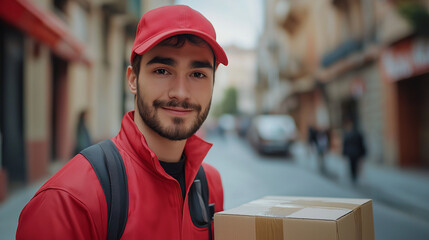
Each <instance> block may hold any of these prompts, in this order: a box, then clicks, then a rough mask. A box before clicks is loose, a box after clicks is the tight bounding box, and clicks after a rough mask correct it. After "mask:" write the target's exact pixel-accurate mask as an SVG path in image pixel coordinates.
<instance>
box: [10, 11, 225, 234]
mask: <svg viewBox="0 0 429 240" xmlns="http://www.w3.org/2000/svg"><path fill="white" fill-rule="evenodd" d="M219 63H222V64H224V65H227V64H228V60H227V57H226V55H225V53H224V51H223V49H222V48H221V47H220V46H219V45H218V43H217V42H216V34H215V31H214V28H213V26H212V25H211V24H210V22H209V21H208V20H207V19H206V18H205V17H203V16H202V15H201V14H200V13H199V12H197V11H195V10H193V9H191V8H189V7H187V6H182V5H173V6H165V7H161V8H158V9H154V10H152V11H149V12H147V13H146V14H145V15H144V16H143V17H142V19H141V20H140V23H139V25H138V27H137V35H136V38H135V42H134V45H133V49H132V54H131V66H129V67H128V69H127V74H126V75H127V80H128V86H129V89H130V91H131V92H132V93H133V94H135V96H136V97H135V102H134V108H135V111H131V112H128V113H127V114H125V116H124V118H123V120H122V126H121V130H120V132H119V134H118V135H117V136H116V137H114V138H112V141H113V143H114V144H115V145H116V147H117V148H118V150H119V152H120V155H121V157H122V159H123V162H124V165H125V170H126V175H127V179H128V192H129V210H128V219H127V223H126V227H125V230H124V232H123V235H122V239H151V240H152V239H186V240H188V239H208V238H209V232H208V231H209V230H208V227H205V228H204V227H202V226H199V225H198V223H196V222H194V220H193V218H192V216H191V214H190V206H189V204H190V203H189V201H188V194H189V189H190V187H191V185H192V183H193V181H194V178H195V176H196V174H197V171H198V169H199V168H200V165H201V164H202V161H203V159H204V157H205V156H206V154H207V152H208V150H209V149H210V147H211V144H209V143H206V142H205V141H203V140H202V139H200V138H199V137H197V136H195V135H194V133H195V132H196V131H197V130H198V129H199V127H200V126H201V124H202V123H203V122H204V120H205V119H206V117H207V114H208V112H209V109H210V103H211V97H212V90H213V84H214V72H215V69H216V67H217V66H218V64H219ZM203 167H204V171H205V175H206V177H207V182H208V187H209V203H214V204H215V211H216V212H217V211H222V210H223V189H222V183H221V179H220V175H219V173H218V172H217V170H216V169H214V168H213V167H212V166H210V165H208V164H205V163H204V164H203ZM107 219H108V216H107V205H106V199H105V196H104V194H103V190H102V188H101V186H100V184H99V181H98V179H97V176H96V174H95V173H94V170H93V169H92V167H91V165H90V163H89V162H88V161H87V159H85V157H84V156H83V155H81V154H78V155H77V156H75V157H74V158H73V159H72V160H71V161H70V162H69V163H67V165H66V166H65V167H64V168H62V169H61V170H60V171H59V172H58V173H57V174H56V175H55V176H53V177H52V178H51V179H50V180H49V181H48V182H47V183H46V184H45V185H44V186H43V187H42V188H41V189H40V190H39V191H38V192H37V193H36V195H35V196H34V197H33V199H32V200H31V201H30V202H29V203H28V204H27V206H26V207H25V208H24V209H23V211H22V213H21V216H20V219H19V226H18V231H17V239H106V232H107ZM212 226H213V225H212Z"/></svg>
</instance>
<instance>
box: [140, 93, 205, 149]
mask: <svg viewBox="0 0 429 240" xmlns="http://www.w3.org/2000/svg"><path fill="white" fill-rule="evenodd" d="M137 89H138V88H137ZM139 92H140V91H139V90H137V105H138V109H139V115H140V117H141V118H142V120H143V122H144V123H145V124H146V125H147V126H148V127H149V128H151V129H152V130H153V131H154V132H156V133H158V134H159V135H160V136H162V137H164V138H167V139H169V140H174V141H177V140H184V139H187V138H189V137H191V136H192V135H193V134H194V133H195V132H197V131H198V129H199V128H200V127H201V125H202V124H203V123H204V121H205V120H206V118H207V115H208V113H209V110H210V106H211V99H210V102H209V105H208V106H207V108H206V109H205V110H204V111H203V112H201V111H202V107H201V105H198V104H191V103H189V102H187V101H182V102H179V101H177V100H171V101H163V100H158V99H157V100H154V101H153V102H152V105H149V104H148V103H146V102H145V101H144V100H143V98H142V97H141V96H140V93H139ZM162 107H181V108H184V109H189V110H194V111H195V112H196V113H197V116H196V117H195V119H194V120H193V122H192V124H191V126H189V127H187V126H186V124H185V119H183V118H181V117H173V118H172V120H171V122H172V125H171V126H169V125H170V124H169V123H168V122H167V121H169V120H166V121H165V122H161V119H160V118H159V114H158V109H160V108H162Z"/></svg>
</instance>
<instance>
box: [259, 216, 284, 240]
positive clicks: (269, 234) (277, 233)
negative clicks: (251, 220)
mask: <svg viewBox="0 0 429 240" xmlns="http://www.w3.org/2000/svg"><path fill="white" fill-rule="evenodd" d="M255 231H256V240H274V239H283V219H281V218H263V217H256V218H255Z"/></svg>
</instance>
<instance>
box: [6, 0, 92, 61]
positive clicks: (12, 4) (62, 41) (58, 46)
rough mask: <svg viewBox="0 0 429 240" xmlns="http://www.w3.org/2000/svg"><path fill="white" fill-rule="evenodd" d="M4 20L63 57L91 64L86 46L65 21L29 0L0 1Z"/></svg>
mask: <svg viewBox="0 0 429 240" xmlns="http://www.w3.org/2000/svg"><path fill="white" fill-rule="evenodd" d="M0 19H2V20H4V21H6V22H8V23H9V24H11V25H12V26H15V27H16V28H18V29H21V30H22V31H23V32H25V33H27V34H28V35H30V36H32V37H34V38H35V39H37V40H39V41H41V42H43V43H45V44H46V45H47V46H49V48H51V50H52V51H53V52H54V53H55V54H57V55H58V56H60V57H63V58H65V59H67V60H70V61H82V62H84V63H85V64H90V61H89V59H88V58H87V57H86V55H85V53H84V49H85V45H84V44H83V43H82V42H81V41H79V40H78V39H77V38H76V37H74V36H73V35H72V34H71V33H70V31H69V30H68V28H67V26H66V25H65V23H64V22H62V20H61V19H59V18H58V17H57V16H55V15H54V14H53V13H51V12H48V11H44V10H42V9H40V8H39V7H38V6H36V5H35V4H34V3H32V2H30V1H28V0H0Z"/></svg>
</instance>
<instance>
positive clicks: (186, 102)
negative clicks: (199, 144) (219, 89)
mask: <svg viewBox="0 0 429 240" xmlns="http://www.w3.org/2000/svg"><path fill="white" fill-rule="evenodd" d="M213 65H214V62H213V53H212V51H211V49H210V47H209V46H208V45H207V44H200V45H194V44H191V43H189V42H186V43H185V45H183V47H180V48H176V47H171V46H162V45H157V46H155V47H154V48H152V49H151V50H149V51H148V52H147V53H145V54H144V55H143V57H142V60H141V63H140V73H139V76H138V81H137V105H138V111H139V114H140V117H141V118H142V120H143V122H144V123H145V124H146V125H147V126H148V127H149V128H151V129H152V130H153V131H155V132H156V133H158V134H159V135H161V136H162V137H165V138H167V139H170V140H183V139H187V138H189V137H190V136H192V134H194V133H195V132H196V131H197V130H198V129H199V128H200V126H201V125H202V123H203V122H204V120H205V119H206V118H207V114H208V112H209V109H210V104H211V97H212V91H213V73H214V72H213V69H214V68H213Z"/></svg>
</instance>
